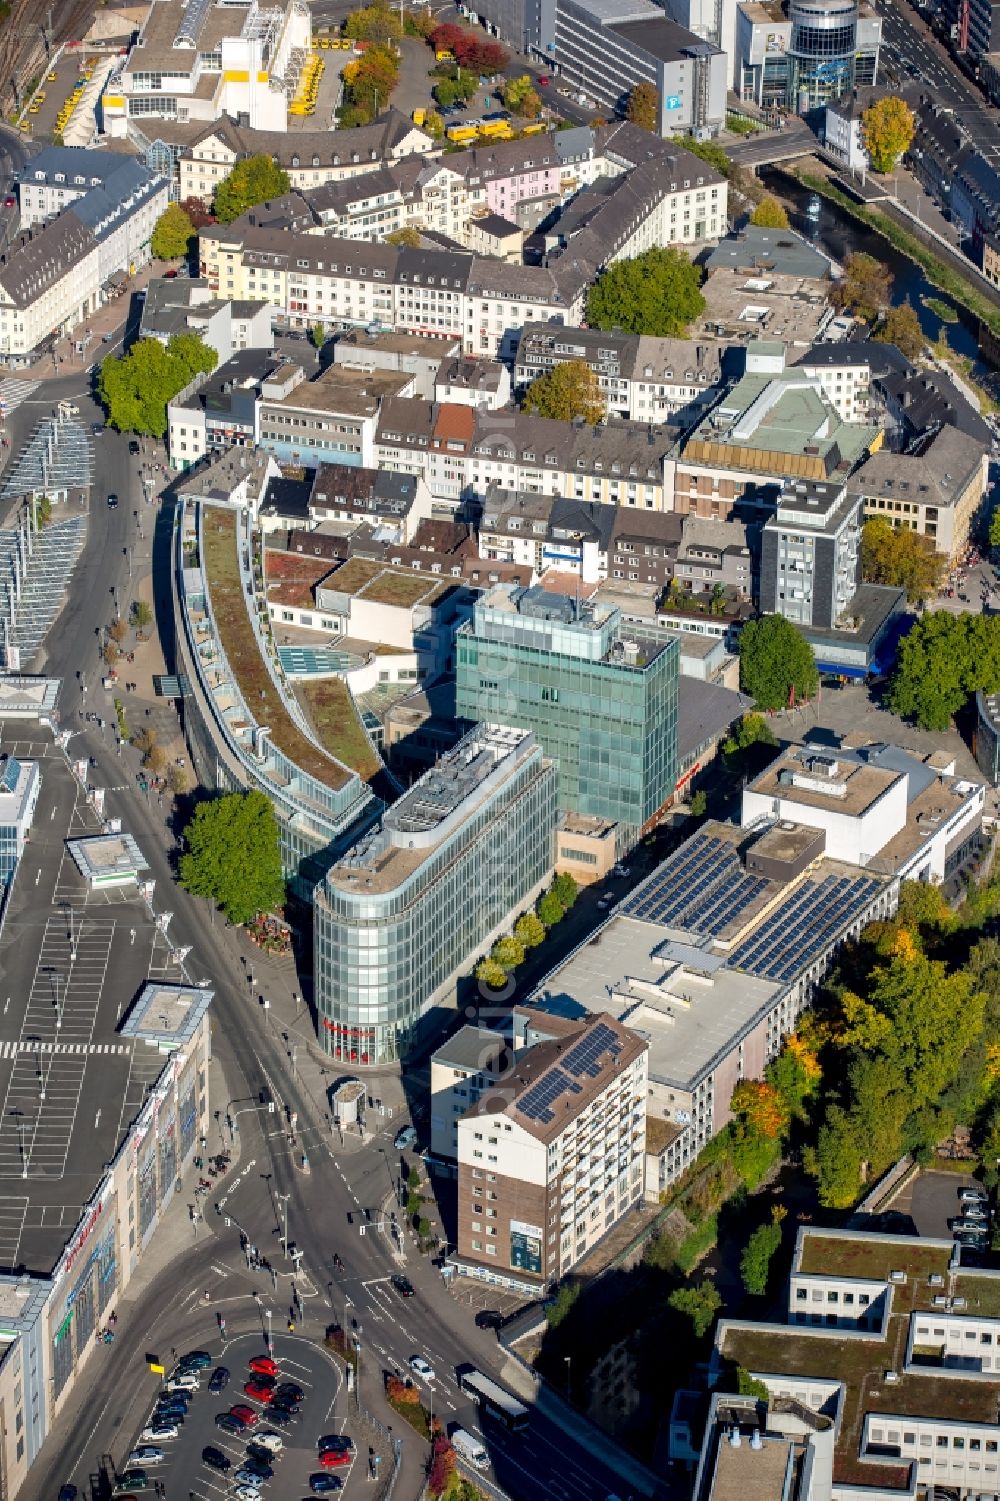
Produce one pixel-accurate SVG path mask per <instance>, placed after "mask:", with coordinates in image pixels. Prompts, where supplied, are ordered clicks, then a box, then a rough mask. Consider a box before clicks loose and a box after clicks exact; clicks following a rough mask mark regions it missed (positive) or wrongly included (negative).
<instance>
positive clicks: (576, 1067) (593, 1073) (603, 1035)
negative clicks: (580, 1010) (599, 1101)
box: [560, 1022, 622, 1079]
mask: <svg viewBox="0 0 1000 1501" xmlns="http://www.w3.org/2000/svg"><path fill="white" fill-rule="evenodd" d="M621 1050H622V1045H621V1042H620V1041H619V1039H618V1036H617V1034H616V1033H614V1032H612V1030H611V1028H610V1027H609V1026H608V1025H607V1024H606V1023H605V1022H599V1023H598V1024H597V1026H596V1027H594V1028H593V1029H592V1031H590V1032H589V1033H588V1034H587V1036H586V1037H585V1038H584V1039H583V1040H582V1042H578V1043H577V1044H576V1045H575V1047H572V1048H570V1050H569V1052H568V1053H566V1054H565V1056H564V1057H563V1058H562V1060H561V1064H560V1067H562V1068H563V1069H565V1071H566V1073H567V1074H572V1075H573V1077H574V1078H575V1079H579V1077H580V1076H581V1074H586V1076H587V1078H588V1079H596V1078H597V1076H598V1074H599V1073H600V1072H601V1065H600V1063H599V1062H598V1059H599V1058H600V1057H601V1055H602V1054H603V1053H611V1054H612V1055H613V1056H614V1057H615V1058H617V1056H618V1054H619V1053H620V1052H621Z"/></svg>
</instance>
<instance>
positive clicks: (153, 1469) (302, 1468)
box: [115, 1330, 367, 1501]
mask: <svg viewBox="0 0 1000 1501" xmlns="http://www.w3.org/2000/svg"><path fill="white" fill-rule="evenodd" d="M273 1338H274V1359H275V1361H276V1362H277V1365H278V1367H279V1371H280V1375H279V1377H278V1380H279V1381H291V1382H294V1383H295V1384H296V1385H297V1386H299V1387H301V1388H302V1390H303V1392H304V1393H305V1395H304V1397H303V1400H302V1403H301V1413H300V1414H299V1415H298V1416H297V1417H295V1418H293V1419H292V1421H291V1423H290V1424H289V1425H288V1426H287V1427H278V1426H276V1425H272V1424H269V1423H268V1421H267V1407H266V1404H264V1403H263V1402H261V1401H259V1400H257V1399H256V1398H252V1397H249V1396H248V1395H247V1394H246V1392H245V1391H244V1384H245V1383H247V1382H248V1381H250V1380H251V1379H252V1373H251V1372H250V1369H249V1362H250V1360H251V1359H252V1358H253V1357H254V1356H264V1355H266V1354H267V1346H266V1343H265V1338H264V1333H263V1330H262V1331H261V1332H260V1333H259V1334H253V1335H246V1334H244V1335H240V1336H239V1337H237V1338H236V1339H233V1340H230V1341H229V1342H228V1343H227V1342H226V1341H225V1339H223V1340H222V1342H221V1344H220V1342H219V1340H218V1339H217V1338H216V1339H215V1340H214V1341H211V1342H208V1343H206V1344H204V1345H203V1346H202V1347H201V1348H202V1349H204V1350H205V1351H206V1352H207V1353H208V1354H210V1355H211V1356H212V1364H211V1365H210V1366H208V1367H207V1368H206V1369H204V1370H202V1371H201V1372H200V1373H199V1384H198V1390H197V1391H196V1392H195V1393H194V1394H193V1395H192V1397H191V1401H190V1404H189V1407H188V1410H187V1413H186V1415H184V1416H183V1421H182V1423H181V1424H180V1425H179V1427H180V1432H179V1434H178V1437H177V1438H171V1439H167V1438H164V1439H153V1438H152V1437H150V1438H149V1440H148V1442H149V1444H150V1445H151V1446H152V1448H153V1449H154V1450H158V1451H159V1454H160V1457H158V1458H157V1459H156V1460H155V1461H154V1462H150V1461H146V1462H145V1463H144V1464H143V1468H144V1470H145V1471H146V1474H147V1477H148V1480H149V1481H150V1482H151V1483H152V1482H154V1481H159V1482H160V1483H161V1484H162V1485H163V1487H164V1489H165V1491H166V1494H167V1495H168V1496H177V1497H182V1496H186V1497H189V1498H195V1501H216V1498H219V1497H226V1498H230V1501H231V1498H232V1497H233V1495H234V1491H235V1487H236V1486H237V1485H238V1484H240V1482H239V1481H237V1479H236V1474H237V1471H238V1470H240V1468H241V1466H242V1465H243V1464H245V1463H246V1461H247V1445H248V1444H252V1443H253V1442H254V1440H255V1438H258V1437H259V1435H261V1434H264V1433H275V1434H277V1435H278V1437H279V1438H280V1440H281V1444H282V1447H281V1451H280V1453H279V1454H277V1455H276V1456H275V1457H274V1459H273V1462H272V1464H271V1468H272V1469H273V1470H274V1476H273V1478H271V1479H262V1480H261V1481H260V1485H259V1487H255V1488H254V1489H259V1492H260V1495H261V1497H262V1501H270V1498H274V1501H278V1498H279V1497H280V1498H281V1501H284V1498H286V1497H288V1498H297V1497H306V1496H308V1495H309V1494H310V1489H311V1484H310V1482H311V1477H313V1476H315V1475H317V1474H325V1475H329V1476H330V1477H332V1478H334V1479H339V1480H340V1481H341V1483H342V1486H343V1488H344V1489H345V1490H346V1489H347V1487H348V1483H349V1481H350V1478H351V1476H352V1474H354V1473H355V1472H361V1473H362V1474H363V1475H364V1474H366V1473H367V1464H366V1462H365V1460H366V1455H365V1454H361V1455H360V1456H358V1455H355V1460H354V1462H353V1463H352V1464H350V1465H344V1466H340V1467H338V1468H336V1469H330V1470H323V1469H321V1467H320V1465H319V1462H318V1459H317V1441H318V1440H319V1439H320V1438H322V1437H324V1436H326V1435H342V1433H343V1420H342V1419H337V1418H336V1417H335V1416H334V1407H335V1404H336V1400H337V1396H338V1392H339V1388H340V1374H339V1371H338V1369H337V1367H336V1366H335V1365H334V1363H333V1361H332V1360H331V1359H330V1358H329V1357H328V1356H327V1355H326V1353H325V1352H324V1351H323V1350H322V1349H320V1348H319V1347H317V1346H316V1345H313V1344H310V1343H309V1342H308V1341H307V1340H305V1339H301V1338H298V1337H296V1336H295V1335H287V1334H278V1333H275V1334H274V1337H273ZM218 1366H223V1367H225V1369H226V1370H228V1372H229V1374H230V1379H229V1383H228V1385H227V1386H226V1388H225V1390H224V1391H222V1392H220V1393H218V1394H215V1393H212V1392H210V1391H209V1390H208V1386H209V1380H210V1378H211V1376H212V1373H213V1371H214V1370H215V1369H216V1368H217V1367H218ZM235 1405H245V1406H246V1407H248V1408H250V1409H252V1411H253V1413H254V1414H255V1418H256V1421H255V1422H254V1423H253V1425H252V1426H250V1427H247V1428H246V1429H245V1430H244V1432H243V1433H241V1434H235V1433H227V1432H225V1431H224V1430H223V1429H221V1428H219V1427H218V1426H217V1424H216V1418H217V1416H218V1415H219V1414H220V1413H225V1412H227V1411H229V1409H230V1408H232V1407H233V1406H235ZM154 1407H155V1403H154V1404H152V1406H151V1407H150V1409H149V1411H148V1413H147V1415H146V1419H145V1420H144V1421H148V1418H149V1416H150V1415H151V1414H152V1411H153V1409H154ZM141 1432H142V1429H140V1430H138V1431H137V1432H136V1433H135V1434H134V1435H133V1436H132V1443H133V1448H134V1446H135V1445H137V1444H140V1443H144V1442H146V1440H142V1439H141V1438H140V1434H141ZM268 1442H271V1441H270V1440H269V1441H268ZM208 1446H211V1447H212V1448H213V1449H218V1450H220V1451H221V1452H222V1453H223V1454H224V1455H225V1457H226V1459H228V1460H229V1463H230V1469H229V1470H228V1471H221V1470H219V1469H216V1468H213V1467H212V1465H210V1464H208V1463H206V1462H205V1460H203V1458H202V1451H203V1450H204V1449H205V1448H206V1447H208ZM130 1452H131V1451H130V1450H129V1449H126V1450H125V1451H124V1452H123V1453H122V1454H121V1455H116V1456H115V1459H116V1461H117V1463H118V1471H119V1475H122V1474H123V1473H125V1472H126V1469H127V1465H128V1457H129V1453H130ZM363 1485H364V1481H363V1480H362V1482H360V1483H358V1482H357V1481H355V1483H354V1485H353V1490H354V1491H360V1490H362V1489H363ZM337 1489H339V1487H338V1488H337Z"/></svg>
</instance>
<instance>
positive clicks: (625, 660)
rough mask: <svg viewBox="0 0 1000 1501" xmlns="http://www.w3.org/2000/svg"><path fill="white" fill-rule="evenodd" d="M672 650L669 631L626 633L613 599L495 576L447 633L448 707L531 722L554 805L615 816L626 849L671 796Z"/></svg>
mask: <svg viewBox="0 0 1000 1501" xmlns="http://www.w3.org/2000/svg"><path fill="white" fill-rule="evenodd" d="M677 656H678V647H677V642H676V640H674V639H669V640H662V639H659V640H649V641H642V642H641V643H640V642H639V641H637V640H635V639H631V636H630V633H626V629H625V627H624V626H623V622H622V617H621V612H620V611H619V610H617V609H613V608H608V607H606V606H601V605H599V606H594V605H591V604H588V603H583V602H580V603H579V604H577V602H576V601H574V600H573V599H571V598H569V597H567V596H566V595H561V594H553V593H551V592H549V591H547V590H544V589H541V588H531V589H518V588H515V587H513V586H512V585H509V584H502V585H499V586H498V587H497V588H495V589H492V590H490V591H489V592H488V593H487V594H485V595H484V596H483V597H482V598H481V599H479V600H477V601H476V604H475V606H474V610H473V618H472V621H471V623H470V624H469V625H467V626H463V627H462V628H461V629H460V631H459V632H458V636H457V638H456V666H457V688H456V713H457V715H458V716H459V717H460V718H465V719H473V720H475V719H480V718H496V717H497V715H498V713H499V712H500V711H501V710H502V712H503V714H504V715H505V717H506V719H507V720H508V721H509V722H511V723H513V724H523V725H525V726H526V727H529V728H530V729H532V730H533V731H534V732H535V734H536V735H537V736H538V738H539V740H540V741H541V743H542V745H543V746H544V748H545V753H546V755H547V756H549V757H551V759H552V760H553V761H554V762H555V763H556V766H557V768H558V772H559V806H560V808H562V809H565V810H567V811H570V812H574V813H579V814H582V815H585V816H587V817H590V818H593V819H596V820H601V821H603V822H607V821H608V820H610V821H612V822H614V823H617V824H618V825H619V845H620V847H622V848H627V847H628V846H629V844H630V843H631V842H633V841H634V839H635V838H637V837H638V834H639V832H640V831H641V830H642V829H643V828H645V827H647V826H648V825H650V824H652V823H653V821H654V820H655V818H656V816H657V814H658V813H659V811H660V810H661V808H662V807H663V806H664V804H665V803H667V802H668V801H669V799H670V798H671V797H672V795H673V791H674V785H675V781H676V772H677V676H678V663H677ZM612 767H613V768H615V773H614V775H613V776H612V775H611V768H612ZM582 859H583V857H582V856H581V860H582Z"/></svg>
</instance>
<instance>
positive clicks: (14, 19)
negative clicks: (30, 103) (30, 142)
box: [0, 0, 94, 113]
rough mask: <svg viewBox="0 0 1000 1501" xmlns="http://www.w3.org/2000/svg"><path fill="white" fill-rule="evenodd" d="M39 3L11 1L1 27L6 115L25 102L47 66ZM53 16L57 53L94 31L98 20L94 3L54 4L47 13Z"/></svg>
mask: <svg viewBox="0 0 1000 1501" xmlns="http://www.w3.org/2000/svg"><path fill="white" fill-rule="evenodd" d="M45 14H46V12H44V11H41V9H40V7H39V6H38V4H37V0H11V7H10V14H9V15H8V17H7V19H6V21H4V23H3V25H2V27H0V102H2V104H3V108H4V112H5V113H6V112H8V111H9V110H11V109H13V108H14V106H15V102H17V103H20V102H21V95H22V93H23V91H24V88H25V86H26V85H27V83H28V82H29V80H30V79H31V78H32V76H34V75H36V74H37V73H39V72H40V71H41V70H42V68H43V67H44V64H45V61H46V58H47V53H46V50H45V39H44V36H43V32H42V17H43V15H45ZM47 14H48V15H50V16H51V17H52V23H53V24H52V36H51V38H50V45H51V48H52V50H53V51H54V50H55V48H56V47H58V46H60V44H61V43H63V42H72V41H76V40H79V39H80V38H81V37H83V36H84V35H85V33H86V32H87V31H88V30H89V28H90V23H91V21H92V20H93V17H94V5H93V0H76V3H75V4H73V3H70V4H63V3H61V0H60V3H54V4H53V5H52V7H51V9H50V10H49V11H48V13H47Z"/></svg>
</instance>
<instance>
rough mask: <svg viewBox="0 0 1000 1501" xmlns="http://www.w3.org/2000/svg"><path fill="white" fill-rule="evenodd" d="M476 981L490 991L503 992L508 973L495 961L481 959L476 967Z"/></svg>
mask: <svg viewBox="0 0 1000 1501" xmlns="http://www.w3.org/2000/svg"><path fill="white" fill-rule="evenodd" d="M476 979H477V980H478V981H479V982H480V984H482V985H485V986H487V988H488V989H490V990H502V989H503V988H504V986H505V985H506V984H507V971H506V970H505V969H504V967H503V965H502V964H498V963H497V961H496V960H495V959H481V960H480V961H479V963H478V964H477V965H476Z"/></svg>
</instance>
